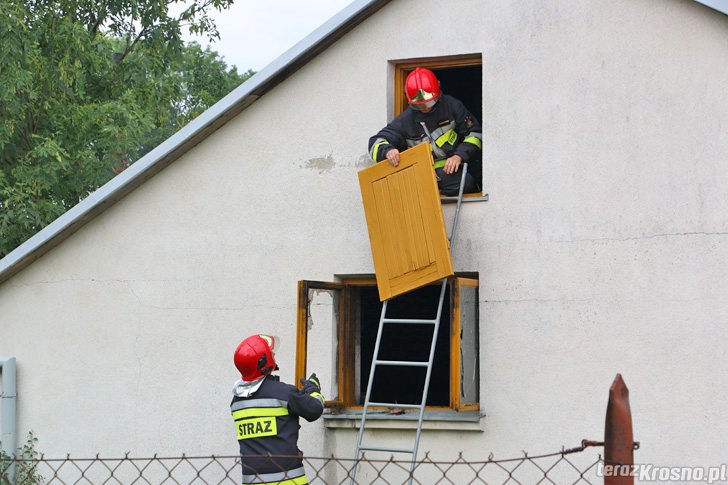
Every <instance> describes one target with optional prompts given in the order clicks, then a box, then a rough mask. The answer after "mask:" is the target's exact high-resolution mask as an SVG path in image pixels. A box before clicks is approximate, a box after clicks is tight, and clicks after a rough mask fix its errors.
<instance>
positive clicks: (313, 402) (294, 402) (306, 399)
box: [288, 374, 324, 421]
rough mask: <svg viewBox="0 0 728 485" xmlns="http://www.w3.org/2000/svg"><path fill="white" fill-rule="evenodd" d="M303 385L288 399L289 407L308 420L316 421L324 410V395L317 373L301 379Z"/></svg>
mask: <svg viewBox="0 0 728 485" xmlns="http://www.w3.org/2000/svg"><path fill="white" fill-rule="evenodd" d="M301 384H302V385H303V387H302V388H301V389H300V390H299V391H297V392H295V393H294V394H293V396H291V398H290V399H289V400H288V409H290V410H291V411H293V412H294V413H296V414H297V415H299V416H301V417H302V418H303V419H305V420H306V421H315V420H317V419H318V418H319V417H320V416H321V414H322V413H323V412H324V396H323V395H322V394H321V384H320V383H319V380H318V377H316V374H311V377H309V378H308V379H301Z"/></svg>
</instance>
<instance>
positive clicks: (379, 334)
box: [351, 300, 389, 484]
mask: <svg viewBox="0 0 728 485" xmlns="http://www.w3.org/2000/svg"><path fill="white" fill-rule="evenodd" d="M388 303H389V300H385V302H384V304H383V305H382V313H381V315H380V316H379V328H378V329H377V341H376V343H375V344H374V353H373V354H372V365H371V367H370V370H369V381H368V382H367V392H366V396H365V397H364V409H362V413H361V423H360V424H359V435H358V436H357V439H356V460H355V461H354V467H353V469H352V471H351V483H352V484H354V483H355V478H356V470H357V468H358V467H359V459H360V455H361V443H362V439H363V438H364V426H365V424H366V420H367V411H368V409H369V399H370V398H371V393H372V383H373V382H374V370H375V369H376V367H377V359H378V357H379V343H380V342H381V340H382V329H383V327H384V318H385V315H386V313H387V304H388Z"/></svg>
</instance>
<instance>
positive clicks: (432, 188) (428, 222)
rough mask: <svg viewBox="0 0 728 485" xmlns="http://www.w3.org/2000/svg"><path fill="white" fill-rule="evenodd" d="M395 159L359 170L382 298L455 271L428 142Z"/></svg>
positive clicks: (422, 284) (411, 288)
mask: <svg viewBox="0 0 728 485" xmlns="http://www.w3.org/2000/svg"><path fill="white" fill-rule="evenodd" d="M400 157H401V158H400V163H399V165H398V166H397V167H392V166H391V165H390V164H389V162H387V161H386V160H385V161H382V162H379V163H377V164H376V165H374V166H372V167H369V168H367V169H364V170H362V171H360V172H359V185H360V186H361V193H362V199H363V202H364V213H365V215H366V221H367V227H368V229H369V242H370V243H371V248H372V258H373V259H374V271H375V272H376V274H377V288H378V289H379V299H380V300H382V301H384V300H388V299H390V298H392V297H394V296H397V295H399V294H402V293H406V292H407V291H410V290H413V289H415V288H419V287H420V286H424V285H426V284H428V283H432V282H433V281H437V280H439V279H441V278H444V277H446V276H450V275H452V274H453V273H454V271H453V266H452V259H451V258H450V248H449V243H448V240H447V231H446V229H445V221H444V218H443V215H442V205H441V203H440V193H439V190H438V188H437V181H436V180H435V171H434V170H433V168H432V165H433V162H432V153H431V151H430V145H429V144H428V143H423V144H421V145H418V146H416V147H414V148H410V149H409V150H406V151H404V152H402V153H401V156H400Z"/></svg>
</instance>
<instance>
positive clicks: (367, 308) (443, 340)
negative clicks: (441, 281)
mask: <svg viewBox="0 0 728 485" xmlns="http://www.w3.org/2000/svg"><path fill="white" fill-rule="evenodd" d="M440 288H441V287H440V285H432V286H425V287H423V288H420V289H418V290H414V291H411V292H409V293H406V294H404V295H400V296H398V297H396V298H394V299H392V300H390V302H389V307H388V308H387V317H388V318H416V319H434V318H435V317H436V316H437V304H438V301H439V299H440ZM449 290H450V286H449V285H448V288H447V289H446V292H447V293H446V295H445V301H444V303H443V309H442V318H441V321H440V329H439V332H438V336H437V343H436V347H435V359H434V362H433V367H432V375H431V379H430V388H429V390H428V393H427V405H428V406H449V405H450V342H449V335H450V299H449V294H450V293H449ZM358 298H359V303H360V305H359V308H360V322H361V325H360V328H359V332H360V337H361V340H360V342H361V374H362V375H361V379H360V389H359V391H360V393H361V394H360V395H361V399H360V402H359V403H358V404H363V401H364V396H366V388H367V383H368V382H369V372H370V370H371V365H372V354H373V353H374V345H375V343H376V338H377V328H378V326H379V318H380V315H381V311H382V303H381V302H380V301H379V297H378V293H377V288H376V286H362V287H360V288H359V290H358ZM433 329H434V325H410V324H386V325H385V326H384V334H383V335H382V340H381V343H380V354H379V358H380V359H383V360H408V361H427V359H428V356H429V351H430V344H431V341H432V331H433ZM426 370H427V369H426V368H425V367H394V366H378V367H377V370H376V374H375V376H374V385H373V387H372V395H371V397H370V400H371V401H374V402H387V403H402V404H420V400H421V399H422V391H423V389H424V383H425V373H426Z"/></svg>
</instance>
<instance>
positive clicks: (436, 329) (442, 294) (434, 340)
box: [409, 278, 447, 483]
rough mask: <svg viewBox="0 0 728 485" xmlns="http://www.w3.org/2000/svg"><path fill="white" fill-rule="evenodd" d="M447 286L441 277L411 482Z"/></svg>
mask: <svg viewBox="0 0 728 485" xmlns="http://www.w3.org/2000/svg"><path fill="white" fill-rule="evenodd" d="M446 288H447V278H443V279H442V286H441V287H440V301H439V303H438V305H437V323H435V326H434V328H433V329H432V332H433V333H432V342H431V343H430V357H429V360H428V365H427V374H426V375H425V387H424V389H423V390H422V400H421V401H420V415H419V417H418V418H417V434H416V435H415V445H414V446H413V447H412V463H411V464H410V477H409V483H412V480H413V478H414V471H415V463H416V461H417V450H418V449H419V446H420V434H421V432H422V421H423V419H424V416H425V405H426V404H427V392H428V391H429V390H430V376H431V375H432V362H433V361H434V357H435V347H436V346H437V334H438V332H439V330H440V320H441V317H442V307H443V302H444V301H445V289H446Z"/></svg>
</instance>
